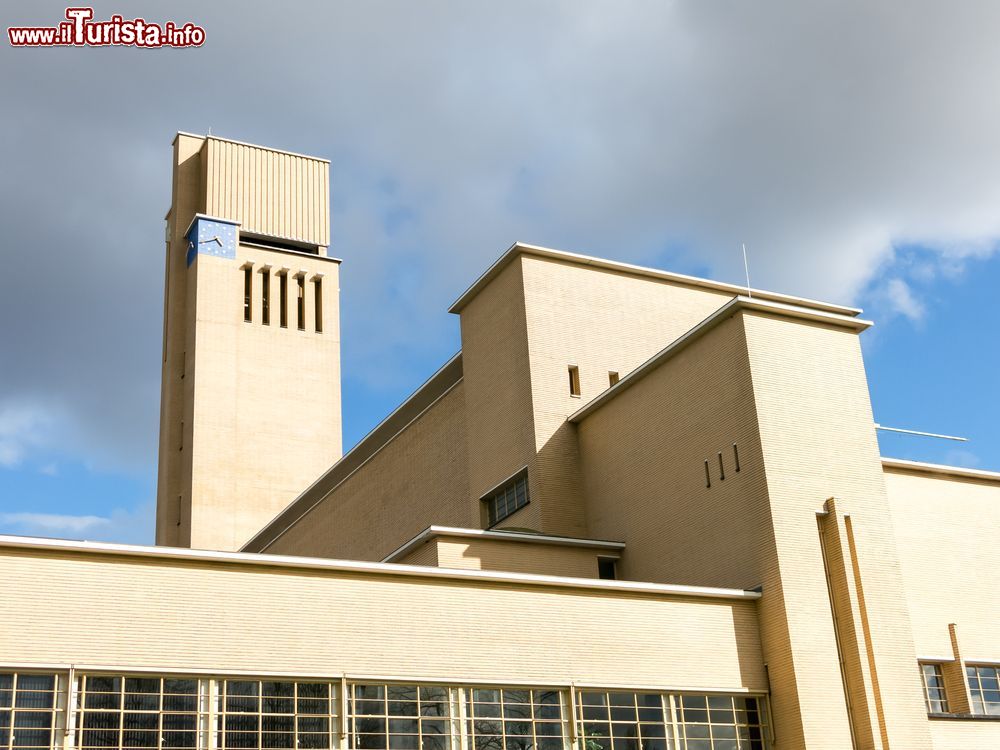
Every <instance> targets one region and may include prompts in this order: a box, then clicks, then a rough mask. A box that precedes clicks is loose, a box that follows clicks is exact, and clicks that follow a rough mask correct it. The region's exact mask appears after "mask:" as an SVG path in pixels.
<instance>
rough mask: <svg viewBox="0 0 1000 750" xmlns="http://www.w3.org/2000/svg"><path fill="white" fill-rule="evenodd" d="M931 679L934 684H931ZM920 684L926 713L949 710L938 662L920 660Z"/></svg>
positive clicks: (944, 712)
mask: <svg viewBox="0 0 1000 750" xmlns="http://www.w3.org/2000/svg"><path fill="white" fill-rule="evenodd" d="M931 680H933V681H934V682H935V683H936V684H931ZM920 684H921V685H922V686H923V689H924V705H925V706H926V707H927V713H928V714H947V713H950V712H951V711H950V707H949V705H948V693H947V691H946V689H945V685H944V674H943V672H942V671H941V663H940V662H927V661H922V662H920ZM932 693H933V696H932Z"/></svg>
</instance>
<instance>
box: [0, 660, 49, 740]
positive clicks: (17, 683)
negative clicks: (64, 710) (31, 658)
mask: <svg viewBox="0 0 1000 750" xmlns="http://www.w3.org/2000/svg"><path fill="white" fill-rule="evenodd" d="M57 713H58V709H57V708H56V676H55V675H53V674H26V673H24V672H7V673H2V674H0V748H46V749H47V748H51V747H55V746H56V738H55V736H54V732H55V729H56V726H57V722H56V715H57Z"/></svg>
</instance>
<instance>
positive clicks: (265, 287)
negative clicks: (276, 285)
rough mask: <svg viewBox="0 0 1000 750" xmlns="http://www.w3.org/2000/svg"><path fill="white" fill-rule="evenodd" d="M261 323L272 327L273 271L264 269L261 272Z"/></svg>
mask: <svg viewBox="0 0 1000 750" xmlns="http://www.w3.org/2000/svg"><path fill="white" fill-rule="evenodd" d="M260 283H261V293H260V322H261V323H263V324H264V325H266V326H269V325H271V271H270V269H267V268H265V269H263V270H262V271H261V272H260Z"/></svg>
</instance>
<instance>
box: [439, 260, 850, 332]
mask: <svg viewBox="0 0 1000 750" xmlns="http://www.w3.org/2000/svg"><path fill="white" fill-rule="evenodd" d="M519 255H531V256H534V257H538V258H549V259H552V260H558V261H563V262H566V263H575V264H577V265H583V266H591V267H594V268H601V269H604V270H608V271H617V272H619V273H627V274H631V275H633V276H645V277H647V278H651V279H659V280H661V281H672V282H674V283H677V284H684V285H686V286H695V287H701V288H702V289H712V290H714V291H719V292H728V293H729V294H734V295H748V296H752V297H759V298H761V299H764V300H769V301H772V302H783V303H786V304H793V305H798V306H801V307H808V308H812V309H816V310H824V311H826V312H832V313H837V314H838V315H848V316H855V315H860V314H861V313H862V310H861V309H860V308H857V307H845V306H843V305H834V304H831V303H829V302H820V301H818V300H813V299H808V298H806V297H795V296H792V295H788V294H779V293H777V292H769V291H766V290H764V289H753V288H750V289H748V288H747V287H745V286H739V285H738V284H727V283H725V282H722V281H712V280H711V279H702V278H698V277H697V276H688V275H686V274H682V273H673V272H671V271H661V270H659V269H656V268H647V267H646V266H637V265H633V264H631V263H620V262H618V261H613V260H606V259H604V258H595V257H593V256H590V255H580V254H578V253H571V252H567V251H565V250H554V249H552V248H548V247H541V246H539V245H529V244H527V243H524V242H515V243H514V244H513V245H511V246H510V247H509V248H508V249H507V251H506V252H505V253H504V254H503V255H501V256H500V257H499V258H498V259H497V260H496V261H495V262H494V263H493V265H491V266H490V267H489V268H487V269H486V271H485V272H484V273H483V274H482V275H481V276H480V277H479V278H478V279H476V281H475V282H473V284H472V286H470V287H469V288H468V289H466V290H465V291H464V292H463V293H462V296H460V297H459V298H458V299H457V300H455V302H454V304H452V306H451V307H450V308H448V312H452V313H457V312H461V311H462V308H463V307H465V305H466V304H468V302H469V300H471V299H472V298H473V297H475V296H476V295H477V294H478V293H479V292H480V290H481V289H482V288H483V287H485V286H486V285H487V284H489V283H490V281H492V280H493V278H494V277H495V276H496V275H497V274H499V273H500V271H502V270H503V268H504V267H505V266H506V265H507V264H508V263H510V262H511V261H512V260H513V259H514V258H516V257H518V256H519ZM748 293H749V294H748Z"/></svg>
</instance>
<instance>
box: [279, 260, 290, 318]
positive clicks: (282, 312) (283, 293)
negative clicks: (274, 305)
mask: <svg viewBox="0 0 1000 750" xmlns="http://www.w3.org/2000/svg"><path fill="white" fill-rule="evenodd" d="M278 324H279V325H280V326H281V327H282V328H288V274H287V273H283V274H280V275H279V276H278Z"/></svg>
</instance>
